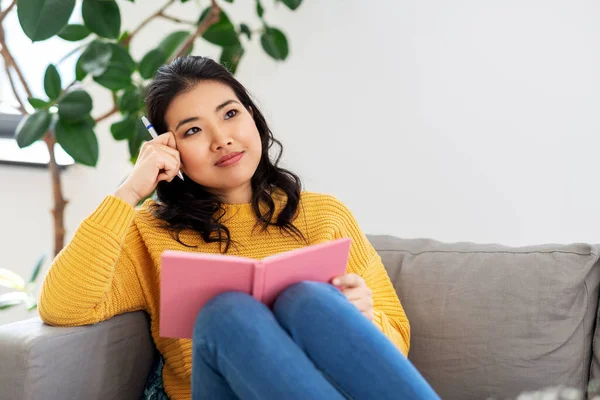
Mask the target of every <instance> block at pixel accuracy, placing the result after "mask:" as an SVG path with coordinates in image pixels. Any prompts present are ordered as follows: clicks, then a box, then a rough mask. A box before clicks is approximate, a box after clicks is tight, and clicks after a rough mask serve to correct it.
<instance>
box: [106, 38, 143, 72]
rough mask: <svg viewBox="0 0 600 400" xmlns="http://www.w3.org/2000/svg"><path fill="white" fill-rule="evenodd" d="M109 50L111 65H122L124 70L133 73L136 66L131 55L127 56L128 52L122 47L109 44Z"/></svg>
mask: <svg viewBox="0 0 600 400" xmlns="http://www.w3.org/2000/svg"><path fill="white" fill-rule="evenodd" d="M109 45H110V48H111V49H112V56H111V58H110V62H111V63H117V64H122V65H123V67H124V68H126V69H127V70H128V71H130V73H133V71H135V69H136V67H137V65H136V63H135V61H133V58H132V57H131V54H129V50H127V49H126V48H125V47H123V45H120V44H115V43H110V44H109Z"/></svg>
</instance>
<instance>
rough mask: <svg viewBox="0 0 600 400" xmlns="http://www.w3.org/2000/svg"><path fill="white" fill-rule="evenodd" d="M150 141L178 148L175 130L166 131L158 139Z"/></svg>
mask: <svg viewBox="0 0 600 400" xmlns="http://www.w3.org/2000/svg"><path fill="white" fill-rule="evenodd" d="M150 142H154V143H158V144H162V145H165V146H168V147H170V148H172V149H175V150H177V141H176V140H175V135H174V134H173V132H165V133H163V134H162V135H158V137H157V138H156V139H152V140H151V141H150Z"/></svg>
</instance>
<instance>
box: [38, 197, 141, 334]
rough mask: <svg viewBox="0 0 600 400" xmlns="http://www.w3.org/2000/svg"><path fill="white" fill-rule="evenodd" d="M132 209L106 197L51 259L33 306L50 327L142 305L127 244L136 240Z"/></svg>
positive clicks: (88, 321)
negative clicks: (35, 304) (36, 305)
mask: <svg viewBox="0 0 600 400" xmlns="http://www.w3.org/2000/svg"><path fill="white" fill-rule="evenodd" d="M134 217H135V209H134V208H133V207H132V206H131V205H130V204H128V203H126V202H124V201H123V200H121V199H120V198H118V197H115V196H112V195H110V196H107V197H106V198H105V199H104V200H103V201H102V203H101V204H100V205H99V206H98V208H97V209H96V210H95V211H94V212H93V213H92V214H91V215H90V216H89V217H87V218H86V219H85V220H84V221H83V222H82V223H81V225H80V226H79V228H78V229H77V231H76V232H75V235H74V236H73V238H72V240H71V241H70V242H69V244H68V245H67V246H66V247H65V248H63V250H62V251H61V252H60V253H59V254H58V255H57V256H56V257H55V259H54V260H53V262H52V265H51V266H50V269H49V271H48V273H47V275H46V277H45V279H44V283H43V285H42V289H41V292H40V296H39V302H38V310H39V313H40V317H41V318H42V320H43V321H44V322H45V323H47V324H50V325H57V326H78V325H87V324H93V323H96V322H99V321H104V320H107V319H109V318H111V317H113V316H115V315H118V314H121V313H124V312H127V311H135V310H141V309H144V308H145V301H144V296H143V291H142V288H141V285H140V282H139V279H138V277H137V274H136V270H135V257H133V256H132V254H131V253H130V249H129V248H128V247H129V246H128V244H129V243H132V242H135V241H136V240H139V232H137V228H136V227H135V225H134V224H133V219H134Z"/></svg>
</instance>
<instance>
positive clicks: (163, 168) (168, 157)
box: [153, 152, 181, 182]
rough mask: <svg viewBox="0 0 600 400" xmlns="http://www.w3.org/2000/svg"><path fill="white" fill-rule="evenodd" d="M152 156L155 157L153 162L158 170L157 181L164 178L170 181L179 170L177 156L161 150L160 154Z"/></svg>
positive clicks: (179, 164)
mask: <svg viewBox="0 0 600 400" xmlns="http://www.w3.org/2000/svg"><path fill="white" fill-rule="evenodd" d="M154 157H155V159H154V160H153V162H155V163H156V164H155V165H156V167H157V168H158V170H159V171H160V173H159V174H158V175H157V177H156V178H157V182H160V181H165V180H166V181H168V182H171V181H172V180H173V179H174V178H175V176H176V175H177V172H179V169H180V166H181V163H180V161H179V156H178V155H172V154H169V153H166V152H163V153H161V154H156V155H154Z"/></svg>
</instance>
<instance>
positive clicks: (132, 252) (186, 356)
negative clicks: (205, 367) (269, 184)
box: [38, 192, 410, 400]
mask: <svg viewBox="0 0 600 400" xmlns="http://www.w3.org/2000/svg"><path fill="white" fill-rule="evenodd" d="M275 200H277V199H275ZM151 203H152V200H147V201H146V202H145V203H144V204H143V206H141V207H140V208H139V209H135V208H134V207H132V206H131V205H130V204H128V203H126V202H124V201H122V200H121V199H120V198H118V197H115V196H112V195H110V196H107V197H106V198H105V199H104V200H103V201H102V203H101V204H100V205H99V206H98V208H97V209H96V210H95V211H94V212H93V213H92V214H91V215H90V216H89V217H87V218H86V219H85V220H84V221H83V222H82V224H81V225H80V226H79V228H78V229H77V232H76V233H75V235H74V237H73V239H72V240H71V242H70V243H69V244H68V245H67V246H66V247H65V248H64V249H63V250H62V251H61V252H60V254H58V255H57V256H56V258H55V259H54V261H53V263H52V266H51V267H50V270H49V271H48V274H47V276H46V278H45V280H44V284H43V287H42V290H41V293H40V299H39V304H38V308H39V313H40V316H41V318H42V320H43V321H44V322H45V323H47V324H50V325H56V326H79V325H87V324H94V323H96V322H99V321H103V320H107V319H109V318H111V317H113V316H115V315H118V314H122V313H125V312H128V311H135V310H145V311H146V312H147V313H148V314H149V315H150V317H151V321H152V322H151V333H152V337H153V338H154V342H155V343H156V345H157V348H158V350H159V351H160V353H161V354H162V355H163V357H164V359H165V366H164V369H163V381H164V386H165V390H166V392H167V394H168V396H169V397H170V398H171V399H173V400H184V399H185V400H187V399H190V398H191V383H190V382H191V376H190V374H191V370H192V365H191V362H192V358H191V350H192V347H191V346H192V343H191V340H190V339H171V338H162V337H160V336H159V335H158V332H159V330H158V327H159V318H160V314H159V304H160V301H159V287H160V285H159V282H160V257H161V254H162V252H163V251H165V250H181V251H202V252H207V253H218V252H219V245H218V244H217V243H210V244H206V243H204V241H203V240H202V238H201V237H200V235H199V234H197V233H196V232H194V231H191V230H184V231H182V233H181V236H180V239H181V241H182V242H183V243H186V244H188V245H198V247H197V248H188V247H185V246H182V245H181V244H180V243H178V242H177V241H175V240H174V239H173V238H172V236H171V235H170V234H169V231H167V230H166V229H164V228H161V227H160V226H159V224H160V221H159V220H157V219H156V218H154V217H153V216H152V215H151V213H150V211H149V210H148V206H149V205H150V204H151ZM283 203H284V201H281V200H279V201H276V206H277V208H276V210H277V212H278V211H279V210H281V207H282V204H283ZM225 208H226V215H225V218H224V219H226V220H227V221H226V222H225V224H226V225H227V227H228V228H229V229H230V232H231V238H232V239H233V240H234V241H236V242H237V243H238V244H241V245H238V246H237V247H236V246H232V247H230V250H229V252H228V254H232V255H241V256H245V257H251V258H256V259H261V258H264V257H267V256H269V255H272V254H275V253H280V252H284V251H288V250H293V249H295V248H298V247H301V246H304V245H305V244H304V243H303V242H301V241H298V240H297V239H296V238H294V237H291V236H290V235H287V234H281V232H280V231H279V228H277V227H274V228H271V227H270V228H269V229H268V230H267V231H265V232H262V231H261V230H260V229H255V230H254V231H253V230H252V228H253V227H254V223H255V221H256V219H255V217H254V214H253V212H252V209H251V205H250V204H231V205H225ZM298 210H299V213H298V215H297V218H296V219H295V220H294V221H293V223H294V225H295V226H296V227H297V228H298V229H299V230H300V231H301V232H302V233H303V234H304V236H305V237H306V238H307V239H308V241H309V243H310V244H316V243H322V242H326V241H329V240H333V239H338V238H341V237H350V238H351V239H352V245H351V250H350V257H349V261H348V267H347V272H348V273H351V272H353V273H356V274H359V275H360V276H362V277H363V278H364V279H365V281H366V283H367V285H368V286H369V288H370V289H371V290H372V291H373V300H374V320H373V321H374V323H375V324H376V326H377V327H379V329H380V330H381V331H382V332H383V333H384V334H385V335H386V336H387V337H388V338H389V339H390V340H391V341H392V342H393V343H394V344H395V345H396V346H397V347H398V349H399V350H400V351H401V352H402V353H404V354H405V355H407V354H408V349H409V342H410V327H409V323H408V320H407V318H406V315H405V313H404V310H403V309H402V306H401V305H400V302H399V300H398V297H397V296H396V292H395V291H394V288H393V286H392V284H391V282H390V279H389V277H388V275H387V273H386V271H385V269H384V267H383V264H382V262H381V259H380V257H379V256H378V254H377V253H376V252H375V250H374V249H373V247H372V246H371V244H370V243H369V242H368V240H367V239H366V237H365V236H364V234H363V233H362V232H361V231H360V229H359V227H358V225H357V223H356V221H355V219H354V217H353V216H352V213H351V212H350V211H349V209H348V208H347V207H346V206H345V205H344V204H343V203H342V202H340V201H339V200H337V199H336V198H335V197H333V196H330V195H324V194H317V193H311V192H302V195H301V200H300V205H299V208H298ZM275 215H277V214H275Z"/></svg>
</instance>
